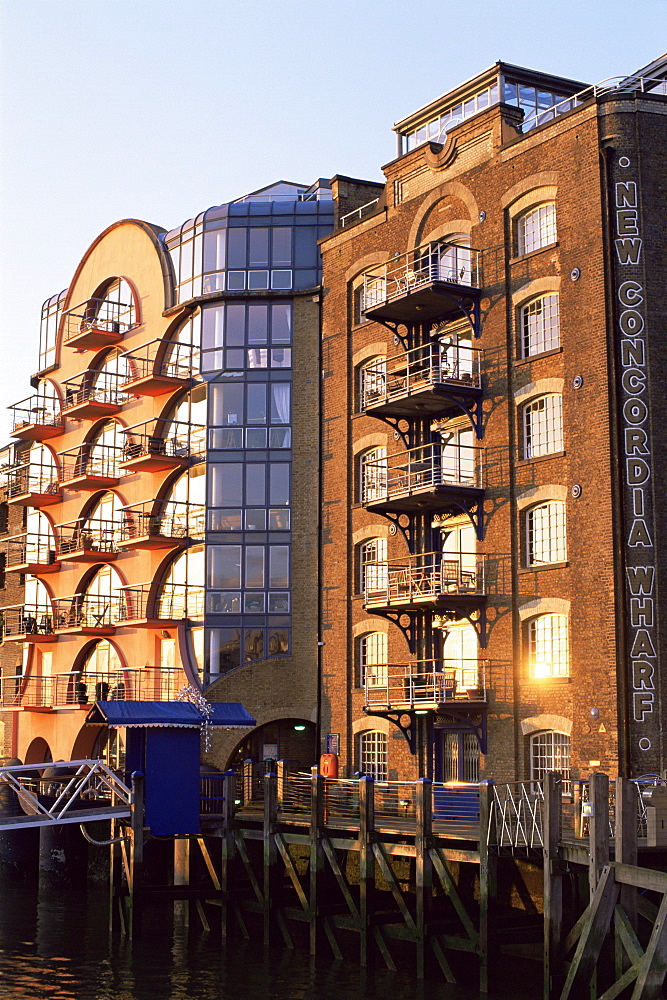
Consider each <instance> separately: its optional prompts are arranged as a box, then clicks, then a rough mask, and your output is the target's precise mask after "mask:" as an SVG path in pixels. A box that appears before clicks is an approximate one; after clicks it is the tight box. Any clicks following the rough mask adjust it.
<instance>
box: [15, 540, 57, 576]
mask: <svg viewBox="0 0 667 1000" xmlns="http://www.w3.org/2000/svg"><path fill="white" fill-rule="evenodd" d="M4 550H5V569H6V570H11V569H15V568H16V567H19V566H53V565H54V564H55V562H56V540H55V539H54V537H53V536H52V535H48V534H39V533H37V532H31V531H26V532H24V533H23V534H21V535H13V536H12V537H11V538H7V539H6V540H5V542H4Z"/></svg>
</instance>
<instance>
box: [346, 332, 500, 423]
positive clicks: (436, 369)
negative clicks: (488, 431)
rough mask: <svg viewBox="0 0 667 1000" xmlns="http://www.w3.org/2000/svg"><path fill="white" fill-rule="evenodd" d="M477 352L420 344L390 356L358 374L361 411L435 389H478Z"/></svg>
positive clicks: (457, 346) (467, 349)
mask: <svg viewBox="0 0 667 1000" xmlns="http://www.w3.org/2000/svg"><path fill="white" fill-rule="evenodd" d="M480 361H481V351H479V350H478V349H477V348H472V347H467V346H466V347H463V346H459V345H458V344H447V345H443V344H439V343H430V344H424V345H423V346H422V347H416V348H414V349H413V350H411V351H405V352H403V353H402V354H397V355H394V356H393V357H391V358H387V359H386V360H382V361H378V362H377V364H374V365H368V366H367V367H366V368H364V369H363V371H362V379H361V408H362V409H364V410H365V409H369V408H371V407H373V406H378V405H381V404H383V403H387V402H390V401H391V400H393V399H399V398H402V397H405V396H409V395H411V394H412V393H420V392H423V391H424V390H426V389H430V388H435V387H438V386H443V387H444V386H448V385H449V386H452V387H453V388H457V389H460V388H462V387H463V388H471V387H472V388H475V389H479V388H480V387H481V380H480Z"/></svg>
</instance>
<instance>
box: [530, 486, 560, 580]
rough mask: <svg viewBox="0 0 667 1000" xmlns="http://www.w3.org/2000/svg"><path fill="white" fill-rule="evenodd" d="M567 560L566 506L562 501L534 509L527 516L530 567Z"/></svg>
mask: <svg viewBox="0 0 667 1000" xmlns="http://www.w3.org/2000/svg"><path fill="white" fill-rule="evenodd" d="M566 559H567V546H566V537H565V504H564V503H561V501H560V500H550V501H549V502H548V503H543V504H539V506H537V507H532V508H531V509H530V510H529V511H528V513H527V515H526V562H527V564H528V565H529V566H540V565H542V564H543V563H554V562H564V561H565V560H566Z"/></svg>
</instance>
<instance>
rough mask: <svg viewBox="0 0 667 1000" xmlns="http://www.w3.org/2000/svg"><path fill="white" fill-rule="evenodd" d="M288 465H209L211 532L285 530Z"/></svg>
mask: <svg viewBox="0 0 667 1000" xmlns="http://www.w3.org/2000/svg"><path fill="white" fill-rule="evenodd" d="M290 471H291V466H290V464H289V462H212V463H211V464H210V465H209V470H208V472H209V479H208V505H209V508H210V510H209V529H210V530H211V531H241V530H245V531H267V530H268V531H288V530H289V527H290V521H289V505H290Z"/></svg>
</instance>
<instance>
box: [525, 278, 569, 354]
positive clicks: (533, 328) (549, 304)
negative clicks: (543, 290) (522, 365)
mask: <svg viewBox="0 0 667 1000" xmlns="http://www.w3.org/2000/svg"><path fill="white" fill-rule="evenodd" d="M520 326H521V357H522V358H530V357H532V356H533V355H535V354H544V353H545V351H554V350H556V348H558V347H560V310H559V302H558V295H556V294H555V293H549V294H548V295H540V296H538V298H536V299H532V300H531V301H530V302H528V303H526V305H524V306H522V307H521V313H520Z"/></svg>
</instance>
